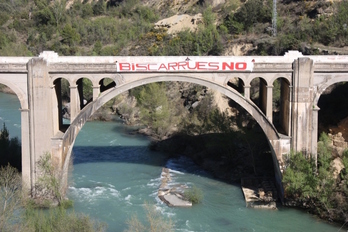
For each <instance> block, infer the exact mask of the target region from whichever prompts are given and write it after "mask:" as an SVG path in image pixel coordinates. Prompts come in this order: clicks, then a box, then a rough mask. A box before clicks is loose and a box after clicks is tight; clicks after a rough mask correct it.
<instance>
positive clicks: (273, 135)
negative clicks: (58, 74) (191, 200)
mask: <svg viewBox="0 0 348 232" xmlns="http://www.w3.org/2000/svg"><path fill="white" fill-rule="evenodd" d="M164 81H180V82H191V83H195V84H199V85H203V86H207V87H209V88H212V89H214V90H216V91H219V92H221V93H222V94H224V95H226V96H227V97H229V98H231V99H232V100H234V101H235V102H236V103H237V104H239V105H240V106H241V107H243V108H244V109H245V110H246V111H247V112H248V113H249V114H250V115H251V116H252V117H253V118H254V119H255V120H256V121H257V123H258V124H259V125H260V127H261V128H262V130H263V131H264V133H265V135H266V137H267V138H268V139H269V141H270V145H271V146H274V143H273V142H272V141H278V140H279V139H280V136H279V134H278V132H277V131H276V129H275V127H274V126H273V124H272V123H271V122H269V120H268V119H267V118H266V116H265V115H264V114H263V113H262V112H261V111H260V109H259V108H258V107H257V106H256V105H255V104H254V103H252V102H251V101H250V100H247V99H245V98H244V97H243V96H242V95H241V94H239V93H238V92H237V91H236V90H233V89H230V88H227V87H225V86H221V85H218V84H216V83H213V82H210V81H207V80H202V79H197V78H193V77H190V76H184V75H175V76H170V78H168V76H167V75H157V76H152V77H148V78H145V79H141V80H135V81H131V82H129V83H127V84H123V85H120V86H116V87H114V88H113V89H110V90H108V91H106V92H105V93H104V94H102V95H101V96H100V97H98V98H97V99H96V100H95V101H93V102H91V103H90V104H88V105H87V106H86V107H85V108H83V109H82V110H81V112H80V113H79V114H78V115H77V116H76V118H75V119H74V121H73V122H71V124H70V127H69V128H68V129H67V131H66V132H65V134H64V137H63V148H64V149H63V150H65V151H66V152H67V153H66V154H64V155H63V157H66V158H65V160H64V161H63V162H64V165H63V170H65V171H64V173H67V168H68V165H69V160H70V157H71V151H72V147H73V144H74V142H75V139H76V137H77V135H78V133H79V131H80V130H81V128H82V127H83V125H84V124H85V123H86V122H87V120H88V119H89V118H90V117H91V116H92V115H93V114H94V113H95V112H96V111H97V110H98V109H99V108H100V107H101V106H103V105H104V104H105V103H106V102H108V101H109V100H111V99H112V98H114V97H116V96H117V95H119V94H121V93H123V92H125V91H127V90H129V89H132V88H135V87H138V86H141V85H145V84H150V83H155V82H164ZM272 150H277V148H276V147H272ZM273 155H274V156H276V154H273ZM274 160H277V158H276V157H274ZM66 178H67V177H66Z"/></svg>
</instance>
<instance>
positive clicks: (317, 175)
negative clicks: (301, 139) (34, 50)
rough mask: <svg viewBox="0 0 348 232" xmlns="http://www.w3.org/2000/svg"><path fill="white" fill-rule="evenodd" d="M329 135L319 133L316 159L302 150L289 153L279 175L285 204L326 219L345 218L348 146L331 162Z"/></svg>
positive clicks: (346, 216) (347, 185)
mask: <svg viewBox="0 0 348 232" xmlns="http://www.w3.org/2000/svg"><path fill="white" fill-rule="evenodd" d="M330 142H331V141H330V139H329V137H328V136H327V135H326V134H324V133H323V134H322V135H321V137H320V142H319V144H318V162H317V164H315V162H314V160H311V159H310V158H309V157H305V156H304V155H303V154H302V153H300V152H299V153H294V154H291V155H290V158H289V162H288V167H287V168H286V170H285V172H284V175H283V184H284V190H285V198H286V200H287V204H288V205H294V206H299V207H302V208H306V209H308V210H309V211H310V212H312V213H314V214H316V215H319V216H320V217H321V218H324V219H326V220H329V221H336V222H342V223H344V222H346V221H347V218H348V201H347V199H348V172H347V170H348V150H345V151H344V152H343V154H342V157H341V158H339V160H341V161H342V166H340V169H337V168H336V167H334V166H333V165H332V162H333V160H334V157H333V156H332V151H331V146H330Z"/></svg>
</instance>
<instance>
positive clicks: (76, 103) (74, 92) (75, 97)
mask: <svg viewBox="0 0 348 232" xmlns="http://www.w3.org/2000/svg"><path fill="white" fill-rule="evenodd" d="M69 88H70V122H72V121H74V119H75V118H76V116H77V115H78V114H79V112H80V95H79V91H78V89H77V86H76V84H75V85H70V87H69Z"/></svg>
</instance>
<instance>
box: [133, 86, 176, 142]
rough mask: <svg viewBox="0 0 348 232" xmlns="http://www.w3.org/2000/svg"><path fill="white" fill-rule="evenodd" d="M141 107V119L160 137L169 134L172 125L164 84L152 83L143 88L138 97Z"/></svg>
mask: <svg viewBox="0 0 348 232" xmlns="http://www.w3.org/2000/svg"><path fill="white" fill-rule="evenodd" d="M136 98H137V100H138V104H139V107H140V118H141V120H142V122H143V123H144V124H145V125H148V126H150V127H151V128H152V129H153V130H154V131H155V132H156V133H157V134H158V135H159V136H163V135H165V134H166V133H167V129H168V126H169V125H170V123H169V122H170V108H169V103H168V98H167V96H166V89H165V85H164V84H163V83H152V84H148V85H145V86H143V87H141V90H140V91H139V93H138V94H137V95H136Z"/></svg>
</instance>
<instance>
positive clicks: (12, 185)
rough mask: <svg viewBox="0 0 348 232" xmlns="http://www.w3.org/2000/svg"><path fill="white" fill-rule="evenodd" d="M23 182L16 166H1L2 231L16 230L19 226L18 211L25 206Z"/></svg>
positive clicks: (0, 203) (0, 202) (0, 227)
mask: <svg viewBox="0 0 348 232" xmlns="http://www.w3.org/2000/svg"><path fill="white" fill-rule="evenodd" d="M21 183H22V180H21V177H20V174H19V173H18V171H17V170H16V169H15V168H13V167H11V166H10V165H7V166H5V167H0V231H15V228H16V227H18V223H19V220H20V214H19V212H18V211H19V210H20V209H21V207H22V206H23V204H22V203H23V201H22V199H23V198H22V185H21ZM17 229H18V228H17Z"/></svg>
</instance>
